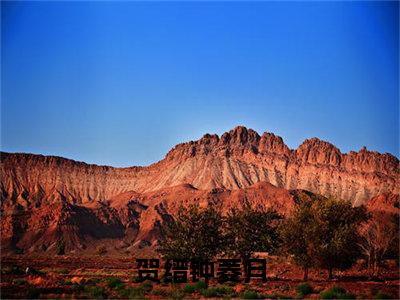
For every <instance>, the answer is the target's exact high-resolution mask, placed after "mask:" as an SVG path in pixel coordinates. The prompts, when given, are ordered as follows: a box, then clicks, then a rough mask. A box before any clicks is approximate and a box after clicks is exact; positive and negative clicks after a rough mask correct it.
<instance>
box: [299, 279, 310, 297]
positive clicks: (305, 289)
mask: <svg viewBox="0 0 400 300" xmlns="http://www.w3.org/2000/svg"><path fill="white" fill-rule="evenodd" d="M296 292H297V295H299V296H300V297H305V296H307V295H309V294H311V293H312V292H313V288H312V286H311V285H310V284H309V283H308V282H305V283H302V284H299V285H298V286H297V287H296Z"/></svg>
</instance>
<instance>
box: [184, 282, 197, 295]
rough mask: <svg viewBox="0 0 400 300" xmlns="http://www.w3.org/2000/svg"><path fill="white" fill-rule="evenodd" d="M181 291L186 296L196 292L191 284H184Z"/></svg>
mask: <svg viewBox="0 0 400 300" xmlns="http://www.w3.org/2000/svg"><path fill="white" fill-rule="evenodd" d="M183 291H184V292H185V293H187V294H192V293H194V292H195V291H196V286H194V285H191V284H185V286H184V287H183Z"/></svg>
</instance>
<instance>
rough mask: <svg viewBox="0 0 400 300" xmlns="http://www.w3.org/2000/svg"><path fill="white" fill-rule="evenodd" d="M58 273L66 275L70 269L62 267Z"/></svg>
mask: <svg viewBox="0 0 400 300" xmlns="http://www.w3.org/2000/svg"><path fill="white" fill-rule="evenodd" d="M56 273H58V274H62V275H65V274H69V270H68V269H61V270H57V271H56Z"/></svg>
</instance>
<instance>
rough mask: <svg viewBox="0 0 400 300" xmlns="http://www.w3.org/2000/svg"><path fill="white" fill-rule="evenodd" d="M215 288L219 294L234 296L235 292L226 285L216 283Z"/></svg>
mask: <svg viewBox="0 0 400 300" xmlns="http://www.w3.org/2000/svg"><path fill="white" fill-rule="evenodd" d="M215 289H216V290H217V293H218V295H219V296H224V295H225V296H234V295H235V294H236V293H235V291H234V290H233V288H232V287H230V286H227V285H218V286H216V287H215Z"/></svg>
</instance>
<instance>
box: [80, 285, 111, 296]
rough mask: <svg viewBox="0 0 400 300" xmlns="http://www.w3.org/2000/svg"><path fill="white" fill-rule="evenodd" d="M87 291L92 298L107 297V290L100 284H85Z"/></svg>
mask: <svg viewBox="0 0 400 300" xmlns="http://www.w3.org/2000/svg"><path fill="white" fill-rule="evenodd" d="M84 290H85V292H86V293H88V294H89V296H90V298H93V299H104V298H107V295H106V292H105V290H104V288H103V287H100V286H85V288H84Z"/></svg>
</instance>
